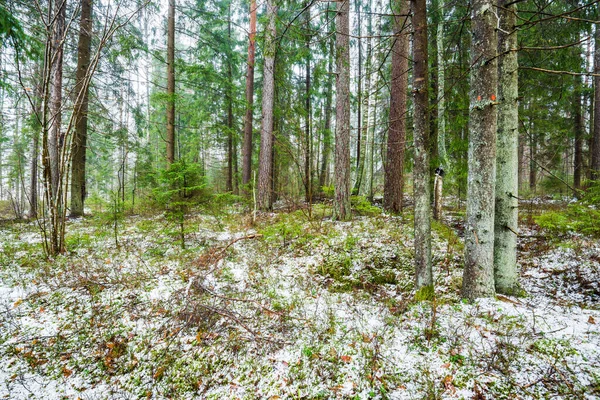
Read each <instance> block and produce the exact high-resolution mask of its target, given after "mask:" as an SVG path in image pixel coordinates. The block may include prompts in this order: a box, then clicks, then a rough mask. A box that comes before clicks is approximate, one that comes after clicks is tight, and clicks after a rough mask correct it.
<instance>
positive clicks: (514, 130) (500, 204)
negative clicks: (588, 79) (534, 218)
mask: <svg viewBox="0 0 600 400" xmlns="http://www.w3.org/2000/svg"><path fill="white" fill-rule="evenodd" d="M498 13H499V16H500V29H499V30H498V32H499V33H498V54H501V56H500V57H499V59H498V80H499V82H498V101H499V103H500V104H499V106H498V132H497V134H498V137H497V154H496V194H495V196H496V199H495V202H496V204H495V221H494V282H495V288H496V291H497V292H499V293H504V294H514V292H515V290H516V289H517V285H518V271H517V234H516V232H517V230H518V223H519V221H518V216H519V202H518V199H517V197H518V195H519V103H518V97H519V85H518V84H519V75H518V69H519V64H518V61H517V51H516V49H517V30H516V29H515V24H516V15H517V7H516V4H514V2H513V1H512V0H500V1H499V7H498ZM507 32H508V33H507Z"/></svg>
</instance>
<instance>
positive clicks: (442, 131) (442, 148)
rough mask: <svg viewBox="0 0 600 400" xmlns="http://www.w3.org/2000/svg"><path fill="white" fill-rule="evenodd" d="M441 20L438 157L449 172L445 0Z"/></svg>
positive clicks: (438, 38) (439, 29)
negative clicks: (447, 152)
mask: <svg viewBox="0 0 600 400" xmlns="http://www.w3.org/2000/svg"><path fill="white" fill-rule="evenodd" d="M438 7H439V9H440V20H439V21H438V26H437V67H438V88H437V89H438V91H437V109H438V117H437V128H438V143H437V145H438V157H439V160H440V165H441V167H442V168H444V169H445V170H446V171H447V170H448V157H447V154H446V57H444V0H440V2H439V5H438Z"/></svg>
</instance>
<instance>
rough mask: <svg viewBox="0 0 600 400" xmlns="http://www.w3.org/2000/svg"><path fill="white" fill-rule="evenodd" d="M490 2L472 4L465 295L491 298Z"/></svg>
mask: <svg viewBox="0 0 600 400" xmlns="http://www.w3.org/2000/svg"><path fill="white" fill-rule="evenodd" d="M494 13H495V9H494V2H493V1H492V0H473V2H472V11H471V30H472V33H473V34H472V42H471V65H472V67H471V89H470V95H469V97H470V112H469V152H468V153H469V154H468V155H469V161H468V163H469V164H468V165H469V172H468V174H469V178H468V185H467V223H466V227H465V270H464V276H463V296H465V297H466V298H469V299H474V298H477V297H489V296H493V295H494V204H495V202H494V192H495V181H496V126H497V108H496V90H497V85H498V64H497V61H496V53H497V36H496V24H497V18H496V16H495V14H494Z"/></svg>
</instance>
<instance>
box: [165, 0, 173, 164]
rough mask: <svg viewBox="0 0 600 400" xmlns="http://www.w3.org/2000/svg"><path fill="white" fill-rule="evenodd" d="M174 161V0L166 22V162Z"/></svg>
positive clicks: (170, 4) (170, 2)
mask: <svg viewBox="0 0 600 400" xmlns="http://www.w3.org/2000/svg"><path fill="white" fill-rule="evenodd" d="M173 161H175V0H169V16H168V20H167V162H168V163H169V164H172V163H173Z"/></svg>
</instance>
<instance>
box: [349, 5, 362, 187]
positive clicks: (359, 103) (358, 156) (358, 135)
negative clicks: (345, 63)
mask: <svg viewBox="0 0 600 400" xmlns="http://www.w3.org/2000/svg"><path fill="white" fill-rule="evenodd" d="M354 4H355V8H356V24H357V26H358V38H357V42H358V46H357V47H358V49H357V51H358V65H357V67H358V76H357V82H356V97H357V99H356V100H357V101H356V181H354V187H353V188H352V194H354V195H359V194H360V186H361V184H362V178H363V175H364V166H365V158H364V157H363V155H362V154H361V153H362V147H363V146H362V129H361V125H362V108H363V107H362V95H363V91H362V80H363V79H362V78H363V76H362V74H363V71H362V63H363V61H362V22H361V18H360V7H361V4H360V1H358V0H356V1H355V2H354Z"/></svg>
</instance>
